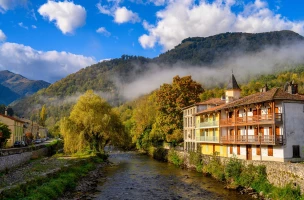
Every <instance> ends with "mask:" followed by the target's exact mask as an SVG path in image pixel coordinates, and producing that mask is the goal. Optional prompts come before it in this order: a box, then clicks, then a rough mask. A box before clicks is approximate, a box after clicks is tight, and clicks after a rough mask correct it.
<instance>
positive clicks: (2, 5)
mask: <svg viewBox="0 0 304 200" xmlns="http://www.w3.org/2000/svg"><path fill="white" fill-rule="evenodd" d="M26 4H27V0H0V13H5V12H6V11H8V10H13V9H14V8H15V7H17V6H24V5H26Z"/></svg>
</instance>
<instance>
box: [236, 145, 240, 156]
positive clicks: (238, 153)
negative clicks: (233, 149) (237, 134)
mask: <svg viewBox="0 0 304 200" xmlns="http://www.w3.org/2000/svg"><path fill="white" fill-rule="evenodd" d="M237 155H241V147H240V145H237Z"/></svg>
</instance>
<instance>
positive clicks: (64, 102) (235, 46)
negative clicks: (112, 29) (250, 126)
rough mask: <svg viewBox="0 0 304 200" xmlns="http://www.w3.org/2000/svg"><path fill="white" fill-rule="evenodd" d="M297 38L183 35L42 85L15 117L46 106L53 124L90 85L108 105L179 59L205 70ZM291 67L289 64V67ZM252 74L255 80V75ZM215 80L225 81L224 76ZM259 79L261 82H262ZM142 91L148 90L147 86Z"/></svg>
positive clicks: (283, 33) (277, 34)
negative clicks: (161, 47)
mask: <svg viewBox="0 0 304 200" xmlns="http://www.w3.org/2000/svg"><path fill="white" fill-rule="evenodd" d="M301 41H303V37H302V36H300V35H299V34H297V33H294V32H292V31H277V32H269V33H258V34H249V33H223V34H219V35H215V36H210V37H206V38H199V37H197V38H187V39H185V40H183V41H182V43H181V44H180V45H178V46H176V47H175V48H174V49H172V50H170V51H168V52H166V53H164V54H161V55H160V56H159V57H156V58H154V59H149V58H144V57H140V56H127V55H123V56H122V57H121V58H117V59H112V60H110V61H105V62H100V63H97V64H94V65H92V66H89V67H86V68H84V69H82V70H80V71H78V72H76V73H74V74H71V75H69V76H67V77H66V78H64V79H62V80H60V81H57V82H56V83H54V84H52V85H51V86H49V87H48V88H46V89H42V90H40V91H39V92H37V93H36V94H34V95H32V96H30V97H26V98H24V99H22V100H21V101H19V102H17V103H15V104H14V105H13V109H14V111H15V113H17V114H18V115H19V116H24V117H28V118H29V117H31V116H34V115H37V113H38V110H39V108H41V106H42V105H44V104H46V106H47V108H48V111H49V113H48V116H49V117H48V119H47V124H48V125H51V126H53V125H54V124H56V123H58V121H59V119H60V118H62V117H63V116H66V115H67V113H69V111H70V110H71V106H72V105H73V104H74V103H75V102H76V99H77V98H78V97H79V96H80V95H81V94H83V93H84V92H85V91H87V90H89V89H92V90H94V92H96V93H98V94H99V95H101V96H102V97H103V98H105V99H107V100H108V101H109V102H110V103H111V105H114V106H117V105H121V104H122V103H124V102H126V100H127V99H125V97H124V96H123V94H124V93H126V92H129V91H130V90H131V92H132V90H138V87H134V88H132V87H131V88H130V86H129V84H130V83H132V82H134V81H136V80H140V79H142V77H145V78H149V77H150V76H153V75H155V74H154V73H155V71H156V70H164V69H165V70H169V71H170V70H172V69H175V68H176V66H177V65H176V63H179V64H178V66H179V67H180V68H189V66H191V65H192V64H195V65H196V66H197V67H198V68H201V69H205V70H206V69H208V70H209V69H214V68H216V67H217V66H215V65H213V63H215V62H218V61H222V62H225V59H226V57H227V56H232V55H235V54H238V55H239V54H240V52H242V54H243V55H252V54H253V53H258V52H260V51H262V50H265V48H266V47H269V46H271V47H277V48H281V47H282V45H286V44H291V43H295V42H301ZM232 60H233V59H232ZM181 63H182V64H181ZM245 63H246V62H245ZM200 64H201V65H200ZM245 67H246V66H244V68H245ZM294 67H295V66H291V68H294ZM153 69H154V71H153ZM245 71H246V70H245ZM175 75H179V74H178V72H177V74H174V75H172V76H170V78H172V77H173V76H175ZM215 75H216V74H215ZM277 75H278V74H276V75H273V76H277ZM161 76H162V73H159V74H156V77H154V79H157V80H154V79H151V83H152V82H155V81H158V82H157V85H158V86H160V85H161V84H163V83H164V82H162V80H161V79H160V78H161ZM159 77H160V78H159ZM252 78H253V79H254V77H252ZM253 79H252V81H253ZM286 80H287V79H286ZM195 81H198V82H200V83H202V85H203V87H204V84H205V83H204V81H205V79H202V80H195ZM217 81H218V80H217ZM220 81H222V82H223V83H225V80H220ZM247 81H251V80H247ZM274 81H275V80H274ZM282 81H283V80H282ZM284 81H285V79H284ZM253 82H254V81H253ZM264 82H265V81H264ZM264 82H261V84H263V83H264ZM139 83H140V84H139V85H140V87H141V89H142V88H145V87H147V86H149V85H150V82H147V81H146V82H139ZM267 83H268V82H267ZM251 84H252V83H251ZM280 84H281V83H280ZM280 84H277V85H280ZM243 85H244V86H243V94H244V95H246V94H250V93H251V92H253V91H256V88H257V86H252V85H251V86H248V87H247V86H246V84H243ZM257 85H258V86H260V84H257ZM269 85H270V87H271V86H273V84H272V83H271V82H269ZM127 86H129V87H128V89H129V90H126V87H127ZM155 89H156V87H155ZM221 90H222V89H221V88H218V89H217V91H218V92H214V91H212V90H210V91H209V90H207V91H206V92H205V93H203V96H202V99H204V98H207V97H209V96H218V95H219V94H218V93H221ZM144 91H145V93H146V94H147V93H149V92H151V91H152V90H151V89H150V90H144ZM208 93H210V94H208ZM204 95H205V96H206V97H204ZM57 125H58V124H57Z"/></svg>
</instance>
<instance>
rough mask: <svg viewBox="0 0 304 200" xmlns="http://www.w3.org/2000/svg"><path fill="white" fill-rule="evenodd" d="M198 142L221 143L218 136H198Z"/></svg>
mask: <svg viewBox="0 0 304 200" xmlns="http://www.w3.org/2000/svg"><path fill="white" fill-rule="evenodd" d="M196 141H197V142H219V137H218V136H197V137H196Z"/></svg>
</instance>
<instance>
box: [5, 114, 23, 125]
mask: <svg viewBox="0 0 304 200" xmlns="http://www.w3.org/2000/svg"><path fill="white" fill-rule="evenodd" d="M0 116H2V117H6V118H9V119H11V120H14V121H17V122H21V123H25V122H24V121H22V120H20V119H17V118H15V117H11V116H8V115H3V114H0Z"/></svg>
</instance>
